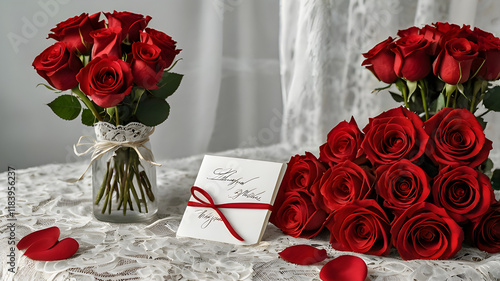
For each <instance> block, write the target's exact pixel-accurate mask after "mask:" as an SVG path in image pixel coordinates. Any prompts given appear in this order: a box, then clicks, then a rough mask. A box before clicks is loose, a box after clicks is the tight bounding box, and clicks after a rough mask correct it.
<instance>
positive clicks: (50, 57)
mask: <svg viewBox="0 0 500 281" xmlns="http://www.w3.org/2000/svg"><path fill="white" fill-rule="evenodd" d="M33 67H35V69H36V72H37V73H38V74H39V75H40V76H42V77H43V78H44V79H45V80H47V82H49V84H50V85H51V86H52V87H54V88H56V89H58V90H61V91H64V90H68V89H72V88H74V87H76V86H77V85H78V81H76V74H77V73H78V72H79V71H80V69H81V68H82V67H83V64H82V62H81V61H80V59H79V58H78V57H77V56H76V55H75V54H74V53H72V52H70V51H69V50H68V49H67V48H66V44H65V43H63V42H57V43H55V44H54V45H52V46H50V47H48V48H47V49H45V50H44V51H43V52H42V53H41V54H39V55H38V56H37V57H36V58H35V60H34V61H33Z"/></svg>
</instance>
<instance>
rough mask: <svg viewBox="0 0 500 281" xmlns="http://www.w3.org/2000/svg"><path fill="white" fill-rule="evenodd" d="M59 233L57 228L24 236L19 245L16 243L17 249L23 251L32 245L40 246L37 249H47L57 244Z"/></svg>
mask: <svg viewBox="0 0 500 281" xmlns="http://www.w3.org/2000/svg"><path fill="white" fill-rule="evenodd" d="M60 233H61V231H60V230H59V228H58V227H57V226H53V227H49V228H46V229H42V230H38V231H35V232H33V233H30V234H28V235H26V236H24V237H23V238H22V239H21V240H20V241H19V243H17V249H19V250H24V249H26V248H28V247H30V246H31V245H33V244H37V245H38V244H40V246H39V247H41V248H44V249H49V248H50V247H52V246H54V245H55V244H56V243H57V240H58V239H59V234H60Z"/></svg>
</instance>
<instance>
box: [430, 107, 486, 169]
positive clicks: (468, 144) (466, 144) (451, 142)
mask: <svg viewBox="0 0 500 281" xmlns="http://www.w3.org/2000/svg"><path fill="white" fill-rule="evenodd" d="M425 131H426V132H427V134H429V136H430V138H429V144H428V146H427V149H426V154H427V156H429V158H430V159H432V160H433V161H434V162H436V163H438V164H439V165H440V166H451V167H458V166H469V167H472V168H474V167H477V166H479V165H480V164H481V163H483V162H484V161H485V160H486V159H487V158H488V155H489V153H490V150H491V149H492V142H491V141H490V140H489V139H487V138H486V137H485V136H484V132H483V128H482V127H481V124H479V122H478V121H477V119H476V117H475V116H474V115H473V114H472V113H471V112H469V111H468V110H467V109H459V108H457V109H452V108H448V107H446V108H443V109H441V110H440V111H439V112H438V113H436V114H435V115H434V116H432V117H431V118H430V119H429V120H427V121H426V122H425Z"/></svg>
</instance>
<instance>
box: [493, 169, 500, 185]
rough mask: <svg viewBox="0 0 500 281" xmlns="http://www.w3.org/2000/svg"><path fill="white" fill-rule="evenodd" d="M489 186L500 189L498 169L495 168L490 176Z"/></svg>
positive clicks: (499, 172) (499, 170) (499, 171)
mask: <svg viewBox="0 0 500 281" xmlns="http://www.w3.org/2000/svg"><path fill="white" fill-rule="evenodd" d="M491 186H492V187H493V189H495V190H500V169H496V170H495V171H494V172H493V175H492V176H491Z"/></svg>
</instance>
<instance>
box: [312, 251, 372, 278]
mask: <svg viewBox="0 0 500 281" xmlns="http://www.w3.org/2000/svg"><path fill="white" fill-rule="evenodd" d="M367 274H368V268H367V267H366V263H365V261H363V260H362V259H361V258H359V257H356V256H351V255H344V256H340V257H338V258H335V259H333V260H331V261H329V262H328V263H327V264H325V265H324V266H323V268H322V269H321V271H320V272H319V278H321V280H323V281H364V280H365V279H366V276H367Z"/></svg>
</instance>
